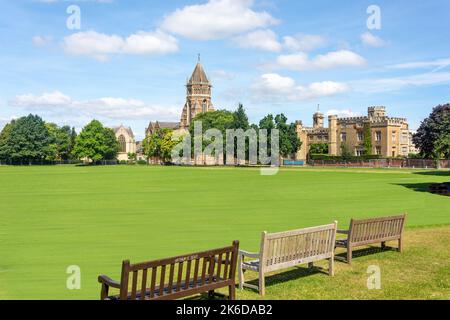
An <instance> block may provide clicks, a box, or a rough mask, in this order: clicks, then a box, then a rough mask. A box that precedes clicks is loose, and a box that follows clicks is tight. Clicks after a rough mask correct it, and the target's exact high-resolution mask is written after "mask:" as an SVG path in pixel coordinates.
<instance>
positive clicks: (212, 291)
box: [208, 290, 214, 299]
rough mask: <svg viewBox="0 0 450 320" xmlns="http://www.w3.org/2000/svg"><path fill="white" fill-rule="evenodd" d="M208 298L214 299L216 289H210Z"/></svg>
mask: <svg viewBox="0 0 450 320" xmlns="http://www.w3.org/2000/svg"><path fill="white" fill-rule="evenodd" d="M208 299H214V290H210V291H208Z"/></svg>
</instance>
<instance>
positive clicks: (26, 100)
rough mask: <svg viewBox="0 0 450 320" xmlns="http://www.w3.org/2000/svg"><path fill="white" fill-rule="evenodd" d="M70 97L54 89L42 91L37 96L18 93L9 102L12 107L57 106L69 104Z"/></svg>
mask: <svg viewBox="0 0 450 320" xmlns="http://www.w3.org/2000/svg"><path fill="white" fill-rule="evenodd" d="M71 103H72V99H71V98H70V97H69V96H67V95H65V94H63V93H61V92H59V91H54V92H50V93H43V94H41V95H39V96H36V95H34V94H23V95H18V96H16V98H15V99H14V100H12V101H10V102H9V104H10V105H11V106H14V107H26V108H29V107H59V106H64V105H70V104H71Z"/></svg>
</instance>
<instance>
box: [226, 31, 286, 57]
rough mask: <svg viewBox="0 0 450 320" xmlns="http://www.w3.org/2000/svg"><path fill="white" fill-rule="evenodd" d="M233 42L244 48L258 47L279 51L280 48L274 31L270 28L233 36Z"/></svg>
mask: <svg viewBox="0 0 450 320" xmlns="http://www.w3.org/2000/svg"><path fill="white" fill-rule="evenodd" d="M233 42H234V43H235V44H237V45H238V46H239V47H241V48H246V49H259V50H264V51H272V52H279V51H281V49H282V45H281V43H280V42H278V37H277V35H276V33H275V32H273V31H272V30H257V31H253V32H250V33H247V34H245V35H242V36H238V37H236V38H234V39H233Z"/></svg>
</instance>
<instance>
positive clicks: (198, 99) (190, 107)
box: [180, 55, 214, 129]
mask: <svg viewBox="0 0 450 320" xmlns="http://www.w3.org/2000/svg"><path fill="white" fill-rule="evenodd" d="M211 89H212V85H211V83H210V82H209V80H208V77H207V76H206V73H205V70H204V69H203V66H202V64H201V63H200V55H199V58H198V62H197V65H196V66H195V69H194V72H193V73H192V76H191V78H190V79H189V80H188V82H187V84H186V104H185V105H184V108H183V113H182V114H181V121H180V127H181V128H184V129H187V128H188V127H189V125H190V124H191V122H192V119H194V118H195V116H196V115H197V114H199V113H203V112H209V111H214V107H213V104H212V102H211Z"/></svg>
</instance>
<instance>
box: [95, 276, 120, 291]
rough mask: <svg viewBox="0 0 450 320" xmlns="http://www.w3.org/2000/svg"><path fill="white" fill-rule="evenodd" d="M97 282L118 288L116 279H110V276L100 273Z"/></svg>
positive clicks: (118, 284)
mask: <svg viewBox="0 0 450 320" xmlns="http://www.w3.org/2000/svg"><path fill="white" fill-rule="evenodd" d="M98 282H100V283H102V284H106V285H107V286H108V287H111V288H116V289H120V283H119V282H117V281H114V280H112V279H111V278H109V277H107V276H105V275H101V276H99V277H98Z"/></svg>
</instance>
